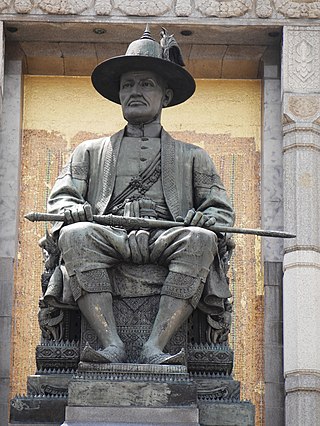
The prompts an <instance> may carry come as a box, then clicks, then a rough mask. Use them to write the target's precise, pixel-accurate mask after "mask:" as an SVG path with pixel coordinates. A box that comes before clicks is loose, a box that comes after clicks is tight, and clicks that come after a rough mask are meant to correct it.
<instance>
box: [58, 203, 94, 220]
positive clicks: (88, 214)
mask: <svg viewBox="0 0 320 426" xmlns="http://www.w3.org/2000/svg"><path fill="white" fill-rule="evenodd" d="M63 213H64V218H65V220H64V222H65V223H66V224H67V225H70V224H71V223H75V222H92V221H93V214H92V207H91V205H90V204H89V203H87V202H86V203H84V204H77V205H75V206H72V207H69V208H67V209H64V211H63Z"/></svg>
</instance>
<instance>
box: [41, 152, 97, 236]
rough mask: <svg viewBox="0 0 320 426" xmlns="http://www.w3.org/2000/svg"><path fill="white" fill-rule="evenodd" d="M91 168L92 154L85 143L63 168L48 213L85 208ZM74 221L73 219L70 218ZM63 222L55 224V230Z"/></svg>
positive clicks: (51, 196)
mask: <svg viewBox="0 0 320 426" xmlns="http://www.w3.org/2000/svg"><path fill="white" fill-rule="evenodd" d="M89 170H90V154H89V151H88V149H87V148H86V145H85V144H81V145H79V146H78V147H77V148H76V149H75V151H74V152H73V154H72V155H71V157H70V159H69V161H68V163H67V164H66V165H65V166H64V167H63V169H62V170H61V173H60V175H59V176H58V178H57V180H56V182H55V184H54V186H53V188H52V190H51V193H50V195H49V198H48V203H47V211H48V213H53V214H55V213H63V212H64V211H65V210H66V209H70V210H76V209H80V210H81V209H83V207H84V206H85V205H86V204H87V203H86V194H87V190H88V181H89ZM70 222H72V220H70ZM61 226H62V223H60V224H55V225H54V227H53V232H55V231H57V230H58V229H60V228H61Z"/></svg>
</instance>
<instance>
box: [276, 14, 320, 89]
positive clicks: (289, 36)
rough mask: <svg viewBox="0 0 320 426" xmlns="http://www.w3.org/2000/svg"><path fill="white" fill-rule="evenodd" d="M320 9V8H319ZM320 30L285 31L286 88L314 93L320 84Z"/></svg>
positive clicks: (298, 29)
mask: <svg viewBox="0 0 320 426" xmlns="http://www.w3.org/2000/svg"><path fill="white" fill-rule="evenodd" d="M319 10H320V9H319ZM319 36H320V31H318V30H310V29H305V28H304V29H302V28H297V29H292V28H291V29H288V30H287V32H286V33H285V41H284V43H285V49H284V69H283V71H284V90H285V91H293V92H298V91H299V92H306V93H310V92H311V93H312V92H314V91H318V90H319V85H320V73H319V68H320V48H319V47H320V37H319Z"/></svg>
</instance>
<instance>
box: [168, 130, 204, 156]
mask: <svg viewBox="0 0 320 426" xmlns="http://www.w3.org/2000/svg"><path fill="white" fill-rule="evenodd" d="M167 135H168V137H169V138H170V139H171V141H172V143H174V144H175V145H176V147H180V148H181V150H183V151H184V152H189V153H190V154H192V155H195V156H203V157H207V156H208V157H209V154H208V153H207V151H206V150H204V149H203V148H201V147H200V146H198V145H194V144H192V143H189V142H185V141H182V140H180V139H175V138H173V137H172V136H171V135H169V134H168V133H167Z"/></svg>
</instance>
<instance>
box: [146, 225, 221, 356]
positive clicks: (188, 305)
mask: <svg viewBox="0 0 320 426" xmlns="http://www.w3.org/2000/svg"><path fill="white" fill-rule="evenodd" d="M216 254H217V237H216V235H215V234H214V233H212V232H210V231H206V230H204V229H202V228H197V227H190V228H176V229H170V230H168V231H165V232H164V233H162V234H161V236H160V237H159V238H158V240H157V241H156V242H155V243H154V245H153V247H152V250H151V254H150V257H151V258H152V259H153V260H154V261H155V259H156V258H158V261H159V263H161V264H166V265H167V266H168V268H169V273H168V275H167V278H166V280H165V282H164V285H163V287H162V291H161V298H160V304H159V310H158V314H157V316H156V319H155V322H154V325H153V328H152V331H151V334H150V336H149V339H148V340H147V342H146V343H145V344H144V346H143V349H142V352H141V360H142V361H143V362H149V363H156V364H168V363H169V364H170V363H183V357H182V356H181V354H180V353H178V354H176V355H168V354H165V353H163V349H164V347H165V346H166V344H167V343H168V341H169V340H170V338H171V337H172V336H173V334H174V333H175V332H176V331H177V330H178V329H179V327H180V326H181V325H182V324H183V323H184V322H185V321H186V320H187V318H188V317H189V316H190V315H191V313H192V311H193V309H194V308H195V307H196V306H197V304H198V302H199V299H200V297H201V294H202V291H203V286H204V282H205V280H206V277H207V274H208V271H209V268H210V265H211V263H212V262H213V259H214V256H215V255H216Z"/></svg>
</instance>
